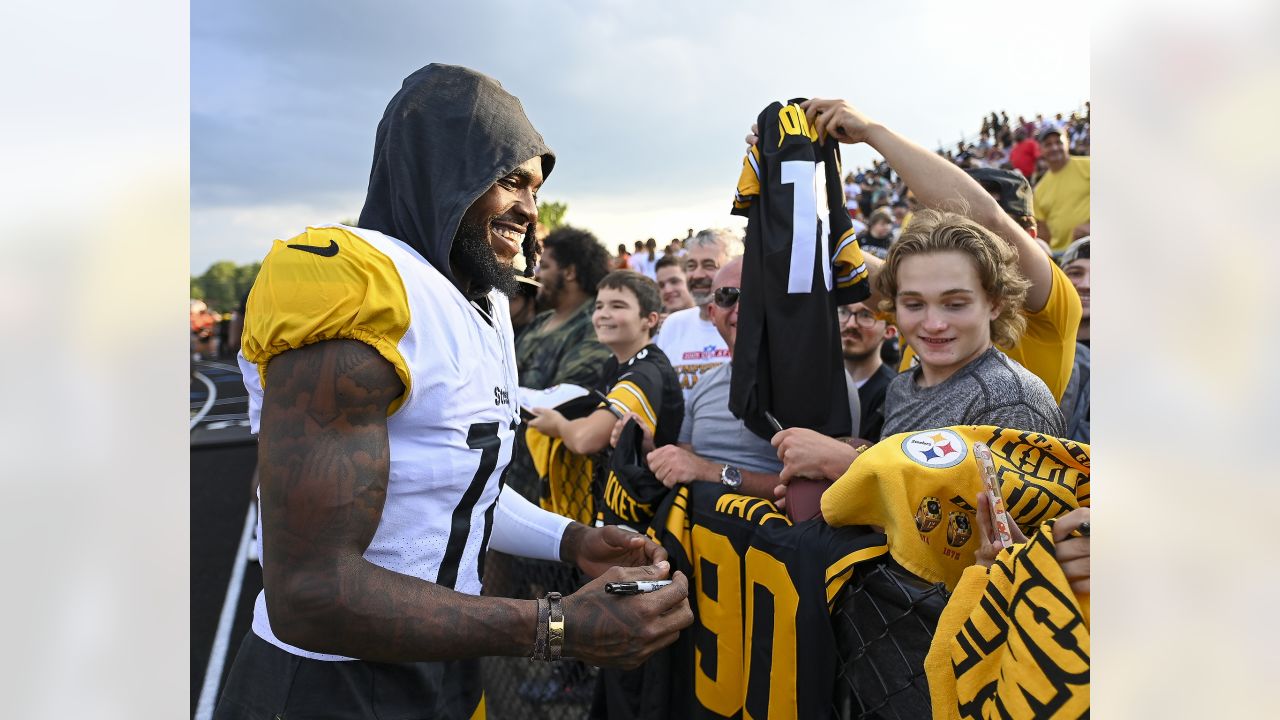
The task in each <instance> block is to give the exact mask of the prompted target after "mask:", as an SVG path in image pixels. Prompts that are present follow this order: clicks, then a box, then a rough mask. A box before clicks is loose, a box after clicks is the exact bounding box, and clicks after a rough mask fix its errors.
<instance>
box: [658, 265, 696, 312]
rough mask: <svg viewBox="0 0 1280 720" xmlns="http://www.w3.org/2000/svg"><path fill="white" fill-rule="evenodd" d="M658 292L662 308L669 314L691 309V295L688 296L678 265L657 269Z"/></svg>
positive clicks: (687, 289)
mask: <svg viewBox="0 0 1280 720" xmlns="http://www.w3.org/2000/svg"><path fill="white" fill-rule="evenodd" d="M658 292H660V293H661V294H662V308H663V309H664V310H666V311H667V312H669V313H670V312H675V311H677V310H684V309H686V308H691V307H693V295H690V294H689V286H688V284H687V282H686V281H685V277H684V270H682V269H680V266H678V265H668V266H666V267H661V268H658Z"/></svg>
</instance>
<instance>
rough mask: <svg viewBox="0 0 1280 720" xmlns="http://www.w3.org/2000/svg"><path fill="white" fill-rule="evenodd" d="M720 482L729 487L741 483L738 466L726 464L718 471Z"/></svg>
mask: <svg viewBox="0 0 1280 720" xmlns="http://www.w3.org/2000/svg"><path fill="white" fill-rule="evenodd" d="M720 482H722V483H724V484H725V485H728V486H729V487H731V488H736V487H739V486H741V485H742V473H741V472H739V471H738V468H736V467H733V466H732V465H726V466H725V467H724V469H723V470H721V471H720Z"/></svg>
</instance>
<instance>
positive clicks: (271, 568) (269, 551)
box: [258, 340, 536, 662]
mask: <svg viewBox="0 0 1280 720" xmlns="http://www.w3.org/2000/svg"><path fill="white" fill-rule="evenodd" d="M266 379H267V383H266V393H265V395H264V398H263V408H262V426H261V432H260V434H259V460H258V465H259V472H260V477H261V481H262V482H261V495H262V520H263V549H264V555H265V557H264V558H263V581H264V585H265V587H266V597H267V608H268V612H269V615H270V618H271V625H272V629H273V631H274V632H275V633H276V634H277V636H278V637H279V638H280V639H281V640H284V641H285V642H287V643H290V644H292V645H296V646H298V647H301V648H304V649H307V650H312V651H317V652H328V653H335V654H341V655H347V656H352V657H360V658H363V659H367V660H378V661H387V662H394V661H407V660H432V659H445V658H456V657H475V656H481V655H512V654H521V653H527V652H528V651H529V648H531V647H532V646H533V636H534V621H535V616H536V609H535V607H534V605H533V603H532V602H530V601H517V600H504V599H499V598H479V597H473V596H468V595H463V594H460V593H456V592H454V591H452V590H449V589H448V588H444V587H440V586H438V585H435V584H433V583H429V582H425V581H423V580H419V579H417V578H412V577H409V576H407V575H401V574H399V573H396V572H392V571H390V570H387V569H385V568H381V567H378V566H376V565H373V564H372V563H369V562H367V561H366V560H364V558H363V553H364V550H365V548H367V547H368V546H369V543H370V541H371V540H372V539H373V534H374V531H375V530H376V529H377V527H378V522H379V520H380V518H381V515H382V507H383V504H384V502H385V501H386V492H387V481H388V473H389V470H390V451H389V444H388V439H387V409H388V407H389V406H390V404H391V403H392V402H393V401H394V400H395V399H396V398H397V397H399V396H400V395H401V394H402V393H403V392H404V385H403V384H402V383H401V381H400V379H399V377H398V376H397V375H396V372H395V368H394V367H393V366H392V365H391V363H389V362H387V361H386V360H385V359H384V358H382V357H381V356H380V355H378V353H377V352H376V351H375V350H374V349H373V348H371V347H369V346H368V345H365V344H364V343H360V342H356V341H346V340H339V341H327V342H321V343H316V344H314V345H310V346H307V347H305V348H301V349H298V350H291V351H289V352H285V353H282V354H281V355H279V356H277V357H276V358H274V359H273V360H272V361H271V363H270V364H269V365H268V368H267V378H266Z"/></svg>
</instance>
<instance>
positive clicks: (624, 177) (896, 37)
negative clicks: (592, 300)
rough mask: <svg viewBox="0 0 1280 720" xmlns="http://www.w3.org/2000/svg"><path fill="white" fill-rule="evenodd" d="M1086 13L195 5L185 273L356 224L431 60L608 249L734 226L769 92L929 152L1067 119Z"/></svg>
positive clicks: (551, 1) (549, 0)
mask: <svg viewBox="0 0 1280 720" xmlns="http://www.w3.org/2000/svg"><path fill="white" fill-rule="evenodd" d="M800 7H803V8H806V10H804V11H801V10H799V9H796V8H800ZM1015 8H1016V10H1015ZM1086 15H1087V14H1086V13H1084V12H1078V13H1072V12H1071V11H1070V10H1069V9H1067V7H1066V6H1062V5H1061V4H1043V5H1042V4H1039V3H1023V4H1017V5H1010V4H1008V3H1000V2H988V1H971V2H964V3H925V2H901V1H893V2H890V1H888V0H885V1H884V2H879V3H866V2H821V1H817V2H810V3H806V4H804V5H798V6H797V5H785V4H783V3H778V2H768V3H766V2H751V1H745V0H739V1H737V2H700V3H680V4H677V3H655V2H621V1H617V0H615V1H607V0H606V1H597V2H590V3H588V2H585V1H579V2H570V1H568V0H544V1H543V2H537V3H535V2H527V1H526V2H519V3H517V2H509V1H484V2H470V3H465V4H463V3H434V2H423V1H422V0H417V1H415V2H400V1H394V0H387V1H384V2H369V3H350V2H331V1H329V0H274V1H272V2H260V1H250V0H223V1H220V2H213V1H212V0H194V1H193V2H192V5H191V271H192V272H193V273H196V274H198V273H201V272H203V271H204V270H205V269H206V268H207V267H208V266H209V265H210V264H211V263H213V262H215V261H218V260H233V261H235V262H237V263H246V262H252V261H255V260H260V259H261V258H262V256H263V255H265V253H266V251H267V249H268V248H269V247H270V243H271V241H272V240H273V239H275V238H287V237H291V236H293V235H294V234H296V233H298V232H300V231H301V230H302V229H303V228H304V227H305V226H306V225H308V224H323V223H327V222H334V221H337V220H340V219H344V218H352V217H355V216H357V215H358V214H359V211H360V207H361V205H362V204H363V199H364V192H365V186H366V182H367V179H368V173H369V164H370V160H371V157H372V149H373V137H374V130H375V128H376V127H377V123H378V120H379V118H380V117H381V116H382V111H383V109H384V108H385V107H386V103H387V101H388V100H389V99H390V98H391V96H392V95H393V94H394V93H395V91H396V90H397V89H398V88H399V86H400V83H401V81H402V80H403V79H404V77H405V76H406V75H408V74H409V73H411V72H413V71H414V70H416V69H418V68H419V67H421V66H423V65H426V64H427V63H430V62H446V63H453V64H460V65H466V66H469V67H473V68H475V69H477V70H480V71H482V72H484V73H487V74H489V75H491V76H493V77H494V78H496V79H497V80H499V81H500V82H501V83H502V84H503V86H504V87H506V89H507V90H508V91H510V92H511V93H513V94H514V95H516V96H517V97H519V98H520V99H521V101H522V102H523V103H524V107H525V110H526V111H527V112H528V114H529V117H530V119H531V120H532V121H533V124H534V126H535V127H536V128H538V130H539V131H540V132H541V133H542V135H543V137H544V138H546V140H547V143H548V144H549V145H550V146H551V147H552V149H554V150H555V152H556V155H557V163H556V169H555V173H554V174H552V176H551V177H550V179H549V181H548V182H547V185H546V186H545V188H544V189H543V191H542V193H541V197H542V198H543V199H544V200H554V201H561V202H565V203H567V204H568V206H569V211H568V214H567V216H566V219H567V220H568V221H569V222H570V223H573V224H574V225H578V226H581V227H586V228H588V229H590V230H592V231H594V232H595V233H596V235H597V236H598V237H599V238H600V239H601V240H602V241H604V242H605V243H606V245H607V246H608V247H611V248H612V247H615V246H616V245H617V244H618V243H620V242H626V243H628V244H630V243H631V242H632V241H634V240H637V239H643V238H647V237H650V236H653V237H656V238H657V239H658V240H659V241H660V242H661V241H665V240H669V239H671V238H672V237H677V236H680V237H683V236H684V234H685V229H686V228H694V229H700V228H703V227H709V226H730V227H741V226H742V224H743V222H744V221H743V220H741V219H739V218H734V217H731V216H730V215H729V214H728V210H729V206H730V202H731V200H732V197H733V191H734V186H735V184H736V182H737V177H738V173H739V171H740V170H741V165H742V153H743V150H744V148H745V145H744V144H743V141H742V138H743V136H744V135H745V134H746V131H747V130H748V128H749V127H750V124H751V122H752V121H753V120H754V119H755V117H756V115H757V114H759V112H760V111H761V110H762V109H764V107H765V106H766V105H768V104H769V103H770V102H772V101H774V100H786V99H788V98H791V97H844V98H847V99H849V100H850V101H852V102H853V103H854V104H855V105H857V106H858V107H860V108H861V109H862V110H864V111H865V112H867V113H868V114H869V115H870V116H871V117H873V118H874V119H876V120H879V121H880V122H883V123H885V124H887V125H889V126H890V127H892V128H894V129H896V130H898V131H899V132H901V133H903V134H905V135H907V136H908V137H911V138H912V139H914V140H916V141H918V142H921V143H924V144H926V145H928V146H930V147H933V146H935V145H936V144H937V143H939V142H943V143H948V144H950V143H954V142H955V141H956V140H957V139H959V138H960V137H961V136H962V135H972V134H974V133H976V132H977V130H978V128H979V126H980V124H981V121H982V117H983V115H985V114H987V113H990V112H991V111H992V110H1006V111H1007V112H1008V113H1009V115H1010V117H1011V118H1013V117H1016V116H1017V115H1019V114H1028V115H1034V114H1035V113H1038V112H1043V113H1047V114H1050V113H1055V112H1070V111H1071V110H1074V109H1076V108H1078V107H1080V106H1081V105H1082V104H1083V102H1084V101H1085V100H1086V99H1088V97H1089V67H1088V58H1089V43H1088V24H1087V17H1086ZM842 147H843V154H844V162H845V166H846V168H847V169H853V168H854V167H855V166H857V165H867V164H869V161H870V158H871V157H872V153H871V151H870V150H869V149H868V148H866V147H865V146H847V145H846V146H842Z"/></svg>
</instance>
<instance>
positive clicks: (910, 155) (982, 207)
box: [801, 98, 1053, 312]
mask: <svg viewBox="0 0 1280 720" xmlns="http://www.w3.org/2000/svg"><path fill="white" fill-rule="evenodd" d="M801 107H803V108H804V109H805V114H806V116H807V117H808V119H809V122H810V124H811V125H812V126H813V128H814V129H815V130H817V131H818V134H819V137H821V138H824V139H825V138H826V136H827V135H831V136H832V137H834V138H835V139H836V140H839V141H840V142H842V143H859V142H865V143H866V144H868V145H870V146H871V147H873V148H875V149H876V151H877V152H879V153H880V154H881V155H883V156H884V159H885V160H886V161H887V162H888V163H889V166H890V167H892V168H893V169H894V171H895V172H897V173H898V174H899V175H901V176H902V179H903V180H904V181H906V183H907V187H909V188H911V192H913V193H915V196H916V197H917V198H918V199H919V200H920V201H921V202H922V203H924V205H926V206H927V207H933V208H939V209H944V210H945V209H947V204H948V203H949V202H950V203H954V202H955V201H956V200H961V201H963V202H964V203H965V204H966V205H967V206H968V210H967V212H966V214H967V215H968V216H969V217H970V218H971V219H972V220H974V221H975V222H977V223H978V224H980V225H982V226H983V227H985V228H987V229H988V230H990V231H991V232H993V233H995V234H996V235H997V236H999V237H1000V238H1002V239H1003V240H1004V241H1005V242H1007V243H1009V244H1010V245H1011V246H1013V248H1014V249H1015V250H1017V252H1018V265H1019V268H1020V269H1021V270H1022V274H1023V275H1025V276H1026V277H1027V279H1028V280H1030V281H1031V289H1030V291H1028V293H1027V300H1026V308H1027V310H1028V311H1030V312H1038V311H1039V310H1041V309H1043V308H1044V306H1045V303H1046V302H1048V300H1049V291H1050V288H1051V287H1052V283H1053V275H1052V270H1051V268H1050V262H1051V261H1050V260H1049V258H1048V256H1046V255H1045V254H1044V251H1043V250H1041V249H1040V248H1039V247H1038V246H1037V245H1036V241H1035V240H1034V239H1033V238H1032V237H1031V236H1030V235H1028V234H1027V232H1026V231H1025V230H1023V229H1022V228H1021V227H1020V226H1019V225H1018V223H1016V222H1014V220H1013V218H1011V217H1009V215H1008V214H1006V213H1005V212H1004V210H1002V209H1001V208H1000V205H999V204H998V203H996V201H995V198H993V197H991V194H990V193H988V192H987V191H986V190H984V189H983V188H982V186H981V185H979V184H978V183H977V181H975V180H974V179H973V178H971V177H969V175H968V174H966V173H965V171H963V170H961V169H960V168H959V167H957V166H955V165H954V164H952V163H951V162H949V161H948V160H946V159H945V158H942V157H940V156H938V155H937V154H936V153H932V152H930V151H928V150H926V149H925V148H923V147H921V146H919V145H917V144H915V143H913V142H911V141H910V140H908V139H906V138H904V137H902V136H901V135H898V134H897V133H895V132H894V131H893V130H890V129H889V128H887V127H885V126H884V125H880V124H879V123H876V122H873V121H872V120H871V119H870V118H868V117H867V116H866V115H864V114H863V113H862V112H861V111H859V110H858V109H857V108H855V107H853V106H852V105H850V104H849V103H848V102H846V101H844V100H823V99H821V98H813V99H811V100H808V101H806V102H804V103H801Z"/></svg>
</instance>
